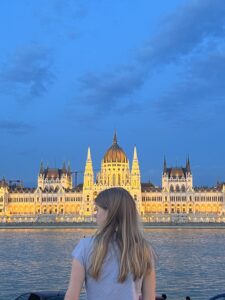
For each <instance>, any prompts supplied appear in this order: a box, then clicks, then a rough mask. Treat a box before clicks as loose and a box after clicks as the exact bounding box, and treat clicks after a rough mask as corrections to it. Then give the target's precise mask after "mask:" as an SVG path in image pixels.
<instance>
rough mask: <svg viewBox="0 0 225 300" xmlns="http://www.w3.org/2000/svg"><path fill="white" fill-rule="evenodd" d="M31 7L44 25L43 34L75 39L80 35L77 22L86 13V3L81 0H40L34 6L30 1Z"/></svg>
mask: <svg viewBox="0 0 225 300" xmlns="http://www.w3.org/2000/svg"><path fill="white" fill-rule="evenodd" d="M89 5H90V4H89ZM31 7H32V9H34V16H35V17H37V18H38V20H39V21H40V22H41V25H42V26H44V27H45V34H46V32H48V33H49V34H50V35H51V36H53V35H55V36H57V37H58V38H59V37H60V38H61V39H62V38H64V37H66V38H68V39H70V40H75V39H77V38H78V37H79V36H80V32H79V30H78V27H79V23H78V22H79V21H80V20H81V19H84V18H85V17H86V16H87V15H88V9H87V7H86V3H85V1H82V0H76V1H74V0H49V1H47V2H46V1H45V0H42V1H41V0H40V1H38V2H36V3H35V5H34V6H33V3H32V6H31ZM33 7H34V8H33ZM56 28H57V30H56Z"/></svg>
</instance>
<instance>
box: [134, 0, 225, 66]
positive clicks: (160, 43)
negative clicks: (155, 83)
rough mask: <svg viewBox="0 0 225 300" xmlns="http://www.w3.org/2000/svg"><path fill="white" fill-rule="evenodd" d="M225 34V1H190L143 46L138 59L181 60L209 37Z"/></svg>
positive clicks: (162, 63) (148, 61) (168, 18)
mask: <svg viewBox="0 0 225 300" xmlns="http://www.w3.org/2000/svg"><path fill="white" fill-rule="evenodd" d="M224 33H225V2H224V1H223V0H215V1H211V0H204V1H197V0H192V1H187V3H186V4H184V5H183V6H180V7H179V8H178V9H177V10H176V11H175V12H173V13H171V14H170V15H168V16H167V17H166V18H165V19H164V20H163V21H162V22H161V24H160V26H159V29H158V31H157V33H156V35H155V37H153V38H151V39H150V40H149V41H147V42H146V45H145V46H144V47H143V48H142V49H140V53H139V55H138V61H139V62H140V63H142V62H143V63H149V64H151V65H164V64H170V63H174V62H177V61H178V60H179V59H180V58H181V57H184V56H186V55H190V54H191V53H192V52H193V51H194V50H195V49H196V48H197V47H199V45H201V44H202V43H204V42H205V41H206V40H208V39H215V38H218V37H223V36H224Z"/></svg>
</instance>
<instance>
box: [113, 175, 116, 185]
mask: <svg viewBox="0 0 225 300" xmlns="http://www.w3.org/2000/svg"><path fill="white" fill-rule="evenodd" d="M115 185H116V175H115V174H113V186H115Z"/></svg>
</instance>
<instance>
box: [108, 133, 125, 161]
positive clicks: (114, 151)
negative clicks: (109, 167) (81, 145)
mask: <svg viewBox="0 0 225 300" xmlns="http://www.w3.org/2000/svg"><path fill="white" fill-rule="evenodd" d="M103 161H104V162H105V163H108V162H110V163H111V162H128V160H127V156H126V154H125V152H124V151H123V149H122V148H121V147H120V146H119V145H118V143H117V137H116V133H115V134H114V138H113V144H112V146H111V147H110V148H109V149H108V150H107V151H106V153H105V155H104V158H103Z"/></svg>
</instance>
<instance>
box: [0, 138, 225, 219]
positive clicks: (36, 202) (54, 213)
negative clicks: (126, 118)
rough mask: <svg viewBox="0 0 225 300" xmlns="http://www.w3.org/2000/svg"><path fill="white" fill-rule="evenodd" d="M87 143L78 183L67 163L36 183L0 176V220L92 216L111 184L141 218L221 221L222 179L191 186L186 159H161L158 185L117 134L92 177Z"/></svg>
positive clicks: (224, 211)
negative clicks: (145, 178)
mask: <svg viewBox="0 0 225 300" xmlns="http://www.w3.org/2000/svg"><path fill="white" fill-rule="evenodd" d="M94 178H95V176H94V171H93V166H92V158H91V151H90V148H88V153H87V160H86V165H85V171H84V180H83V184H80V185H78V186H76V187H73V184H72V172H71V170H70V166H66V165H65V164H63V167H62V168H61V169H53V168H44V166H43V164H41V167H40V171H39V176H38V184H37V187H36V188H32V189H31V188H24V187H22V186H19V185H10V184H9V183H8V182H7V181H6V180H5V179H3V180H2V181H0V221H1V222H23V221H25V222H27V221H31V222H34V221H39V222H51V221H53V222H69V221H71V222H74V221H76V222H78V221H87V222H90V221H92V220H93V211H94V199H95V197H96V196H97V195H98V193H99V192H100V191H102V190H104V189H107V188H110V187H123V188H124V189H126V190H127V191H129V192H130V194H131V195H132V196H133V198H134V199H135V202H136V204H137V208H138V211H139V213H140V215H141V217H142V219H143V221H146V222H225V183H220V184H217V185H216V186H215V187H213V188H208V187H204V188H201V187H193V178H192V172H191V165H190V160H189V158H188V159H187V161H186V165H185V167H171V168H168V167H167V163H166V160H165V159H164V167H163V173H162V187H157V186H154V185H153V184H151V183H141V174H140V169H139V162H138V155H137V149H136V147H134V154H133V160H132V165H131V169H130V164H129V160H128V158H127V156H126V154H125V152H124V151H123V149H122V148H121V147H120V146H119V145H118V142H117V137H116V134H115V135H114V138H113V144H112V146H111V147H110V148H109V149H108V150H107V151H106V153H105V155H104V157H103V159H102V162H101V169H100V171H99V172H98V173H97V174H96V180H95V179H94Z"/></svg>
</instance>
